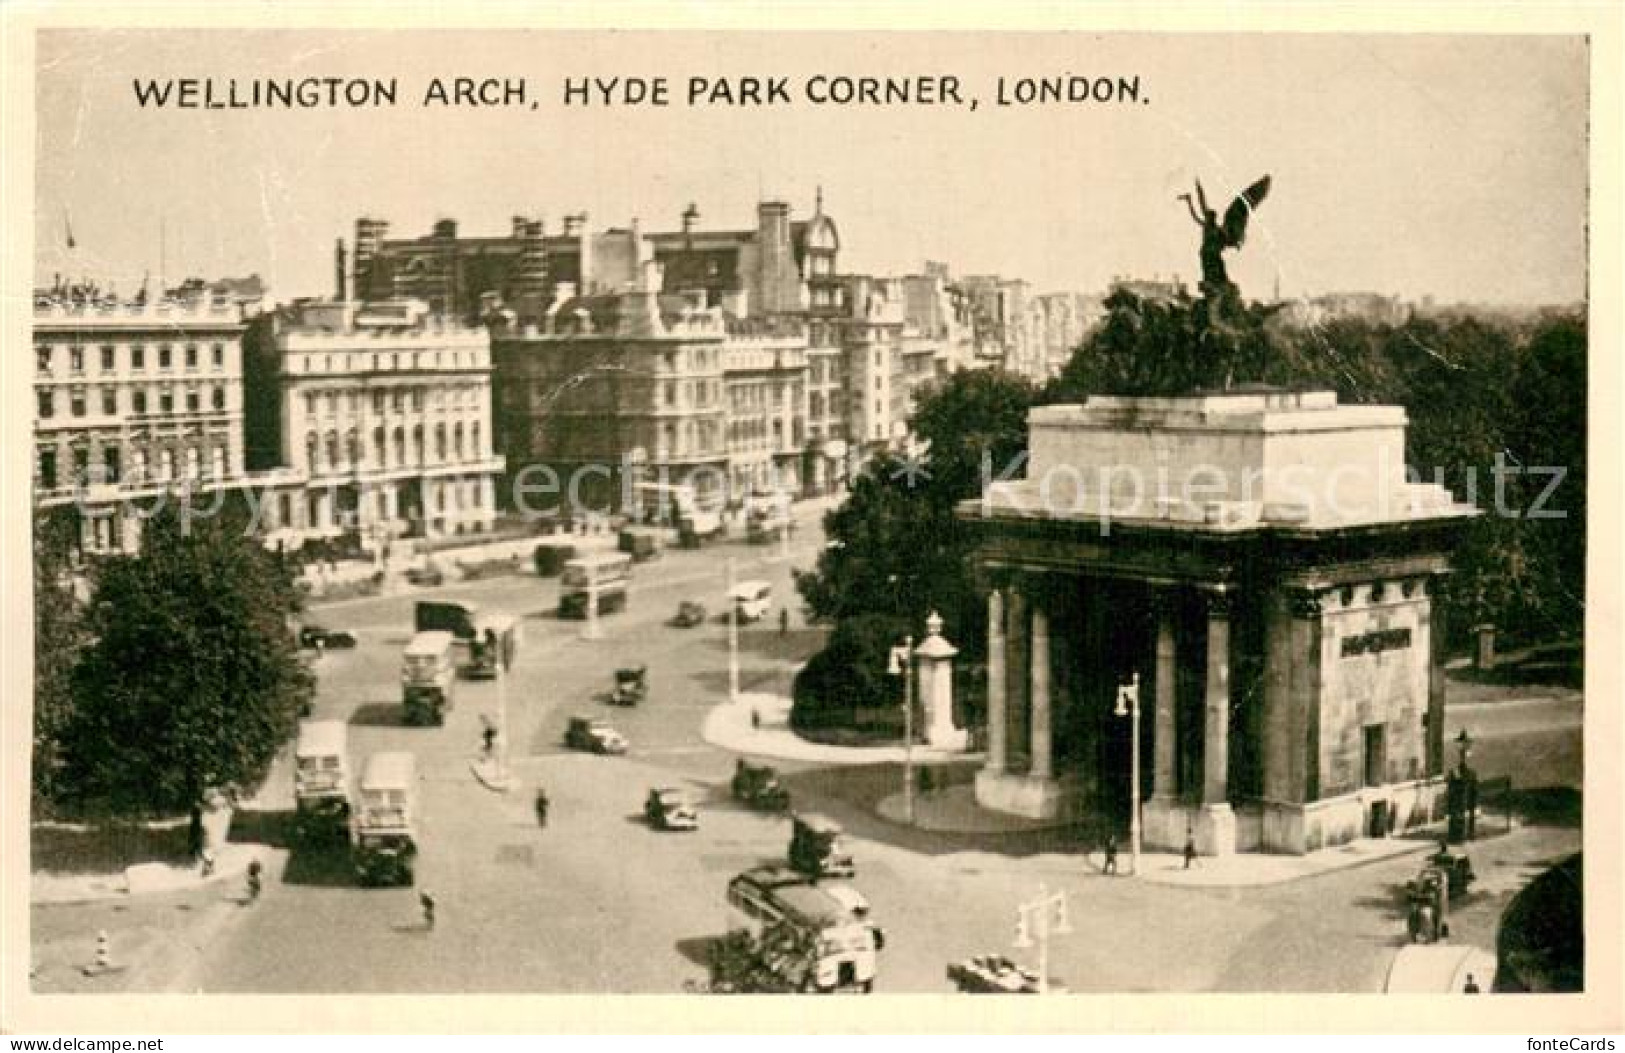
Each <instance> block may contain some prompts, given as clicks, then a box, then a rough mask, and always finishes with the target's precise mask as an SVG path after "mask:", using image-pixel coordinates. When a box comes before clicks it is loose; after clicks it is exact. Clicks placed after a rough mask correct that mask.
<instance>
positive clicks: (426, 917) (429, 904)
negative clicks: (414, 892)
mask: <svg viewBox="0 0 1625 1053" xmlns="http://www.w3.org/2000/svg"><path fill="white" fill-rule="evenodd" d="M418 906H419V907H422V908H423V927H424V928H425V929H428V930H429V931H430V932H433V931H434V897H433V896H431V895H429V893H428V891H427V890H425V891H423V892H419V893H418Z"/></svg>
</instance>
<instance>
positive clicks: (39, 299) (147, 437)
mask: <svg viewBox="0 0 1625 1053" xmlns="http://www.w3.org/2000/svg"><path fill="white" fill-rule="evenodd" d="M244 328H245V323H244V318H243V310H242V307H241V305H240V304H236V303H216V302H214V301H212V300H209V299H199V300H195V301H193V302H190V303H176V302H170V301H167V300H166V301H158V302H151V303H148V302H140V301H127V300H117V299H115V298H112V297H107V296H102V295H100V294H97V293H94V292H92V291H88V290H82V291H79V292H78V293H77V294H73V295H66V294H63V293H62V291H60V290H57V291H52V292H45V293H41V294H38V295H36V297H35V302H34V315H33V342H34V495H35V503H36V505H38V506H39V507H42V508H59V507H65V506H70V505H71V506H75V507H77V508H78V510H79V511H80V513H81V528H82V535H81V542H82V547H83V549H84V550H85V551H88V552H100V553H106V552H117V551H133V550H134V548H135V546H136V545H137V543H138V541H139V536H140V521H141V518H142V513H141V512H140V511H139V510H138V508H137V506H136V504H135V503H134V502H136V501H137V500H138V499H150V498H155V497H157V496H158V495H160V494H162V493H164V492H165V491H168V490H170V489H173V488H184V489H187V490H189V491H191V492H193V493H197V492H202V491H209V490H217V489H220V488H223V487H233V486H238V485H241V484H242V483H243V482H244V472H245V468H244V458H243V438H242V434H243V433H242V420H243V360H242V341H243V332H244Z"/></svg>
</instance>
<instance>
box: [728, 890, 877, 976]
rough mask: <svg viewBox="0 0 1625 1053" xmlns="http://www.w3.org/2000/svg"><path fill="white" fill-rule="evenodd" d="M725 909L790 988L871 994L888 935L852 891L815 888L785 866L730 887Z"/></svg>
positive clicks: (858, 895)
mask: <svg viewBox="0 0 1625 1053" xmlns="http://www.w3.org/2000/svg"><path fill="white" fill-rule="evenodd" d="M728 905H729V907H730V908H732V909H731V911H730V914H731V915H732V917H733V920H734V923H735V927H736V928H739V929H743V930H744V931H746V932H748V933H749V934H750V935H751V937H752V939H753V941H754V943H755V945H756V946H757V948H758V953H759V954H760V956H761V963H762V965H764V966H766V967H767V968H768V969H769V970H770V971H772V972H773V973H774V974H775V975H776V976H778V977H779V978H780V979H782V980H784V981H785V983H786V984H787V985H789V986H790V987H791V988H793V989H796V990H800V991H806V992H814V991H816V992H820V993H825V994H828V993H833V992H836V991H861V992H864V993H868V992H869V991H871V990H873V989H874V982H875V972H876V968H877V965H878V952H879V950H880V946H881V943H882V941H883V936H882V934H881V932H880V930H879V929H877V928H876V927H875V926H874V925H873V924H872V923H871V922H870V921H869V905H868V902H867V901H865V900H864V898H863V896H862V894H861V893H859V892H858V891H857V890H856V889H854V888H852V887H851V886H849V885H842V884H830V883H825V884H813V883H812V882H810V881H808V880H807V878H806V877H805V876H803V875H802V874H799V873H797V872H796V871H794V870H790V869H788V868H787V867H782V866H762V867H756V868H754V869H751V870H747V871H745V872H744V873H742V874H739V875H737V876H736V877H735V878H734V879H733V880H732V881H730V882H728Z"/></svg>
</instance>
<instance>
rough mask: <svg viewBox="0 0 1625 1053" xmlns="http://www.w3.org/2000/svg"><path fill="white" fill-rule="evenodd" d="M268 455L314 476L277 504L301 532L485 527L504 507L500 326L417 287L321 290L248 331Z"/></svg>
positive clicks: (414, 534) (256, 419)
mask: <svg viewBox="0 0 1625 1053" xmlns="http://www.w3.org/2000/svg"><path fill="white" fill-rule="evenodd" d="M249 358H250V365H249V373H250V376H251V378H252V380H253V381H254V383H253V388H254V392H255V397H254V400H253V402H252V403H251V409H250V412H249V414H248V419H247V431H248V435H249V446H250V449H251V450H252V452H253V457H254V459H255V462H256V467H258V468H265V469H272V468H277V469H283V470H289V471H292V472H294V473H296V474H297V475H298V476H299V478H300V479H301V480H302V481H303V484H304V486H303V491H302V492H301V493H299V494H296V495H295V494H290V495H284V496H283V497H281V498H280V499H279V500H278V501H277V502H276V503H275V504H274V505H273V506H272V507H271V508H269V509H267V512H266V516H265V519H266V524H267V528H268V530H269V531H270V532H271V536H272V537H273V538H276V539H278V540H283V541H286V542H288V543H291V544H295V545H297V544H299V543H301V542H303V541H304V540H305V539H307V538H313V537H322V538H328V537H339V536H343V535H350V536H352V537H354V538H355V539H357V540H358V541H359V542H360V543H362V544H363V545H364V546H365V547H369V548H379V547H381V546H383V545H385V544H386V543H387V539H390V538H419V537H423V538H436V537H445V536H454V535H458V534H465V533H466V534H479V533H483V532H487V531H489V530H490V529H491V527H492V525H493V522H494V520H495V517H496V492H495V486H496V480H497V477H498V475H499V474H500V473H501V471H502V459H501V457H499V456H497V455H496V454H495V453H494V452H493V447H492V442H493V438H492V424H491V419H492V411H491V357H490V339H489V337H488V336H487V334H486V332H485V331H484V330H483V329H479V328H471V327H466V326H462V325H458V324H456V323H454V322H451V321H447V320H444V319H439V318H435V317H433V316H431V315H430V314H429V312H428V309H427V307H426V305H424V304H422V303H421V302H417V301H393V302H384V303H373V304H355V303H347V302H339V301H316V302H306V303H302V304H296V305H294V306H292V307H288V308H285V309H282V310H279V311H277V312H275V313H274V314H272V315H269V316H267V317H266V318H265V319H264V320H263V322H262V323H261V324H260V325H258V326H257V327H256V331H255V333H254V334H253V336H252V337H251V338H250V342H249Z"/></svg>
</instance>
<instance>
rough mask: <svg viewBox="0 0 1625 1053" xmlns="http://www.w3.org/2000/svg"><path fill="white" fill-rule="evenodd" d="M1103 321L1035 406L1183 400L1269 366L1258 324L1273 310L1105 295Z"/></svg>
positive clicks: (1259, 376) (1264, 332) (1262, 374)
mask: <svg viewBox="0 0 1625 1053" xmlns="http://www.w3.org/2000/svg"><path fill="white" fill-rule="evenodd" d="M1105 307H1106V319H1105V321H1104V322H1102V323H1101V325H1100V326H1099V327H1098V328H1096V329H1095V330H1094V332H1093V333H1091V334H1090V336H1089V338H1088V339H1087V340H1086V341H1085V342H1084V343H1083V345H1082V346H1080V347H1079V348H1078V350H1077V351H1076V352H1074V353H1073V356H1072V358H1071V359H1070V360H1069V361H1068V362H1067V364H1066V366H1065V367H1064V368H1063V369H1062V370H1061V373H1060V375H1059V376H1057V377H1056V378H1055V380H1054V381H1052V382H1051V383H1050V385H1049V387H1048V388H1047V389H1046V390H1045V392H1044V397H1043V401H1044V402H1046V403H1050V402H1079V401H1082V400H1083V399H1084V398H1085V397H1087V396H1089V395H1188V394H1191V393H1192V392H1195V391H1201V390H1210V389H1211V390H1218V389H1224V388H1229V387H1232V386H1234V385H1235V384H1238V383H1249V382H1261V381H1264V380H1266V379H1268V378H1267V376H1266V374H1267V371H1268V369H1269V367H1270V363H1271V362H1272V361H1273V360H1274V355H1273V354H1272V350H1273V343H1272V339H1271V337H1270V334H1269V330H1268V328H1267V325H1266V323H1267V322H1268V320H1269V318H1270V316H1271V315H1272V314H1273V313H1274V308H1271V307H1265V306H1261V305H1259V304H1256V303H1253V304H1245V303H1242V302H1241V301H1239V300H1224V301H1220V302H1210V301H1208V300H1207V299H1200V300H1193V299H1191V298H1190V297H1189V296H1185V295H1183V294H1182V295H1180V296H1177V297H1173V298H1170V299H1166V300H1164V299H1155V298H1146V299H1142V298H1141V297H1139V296H1137V295H1136V294H1134V293H1133V292H1130V291H1129V290H1127V289H1118V290H1115V291H1114V292H1112V294H1111V295H1110V296H1108V297H1106V301H1105Z"/></svg>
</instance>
